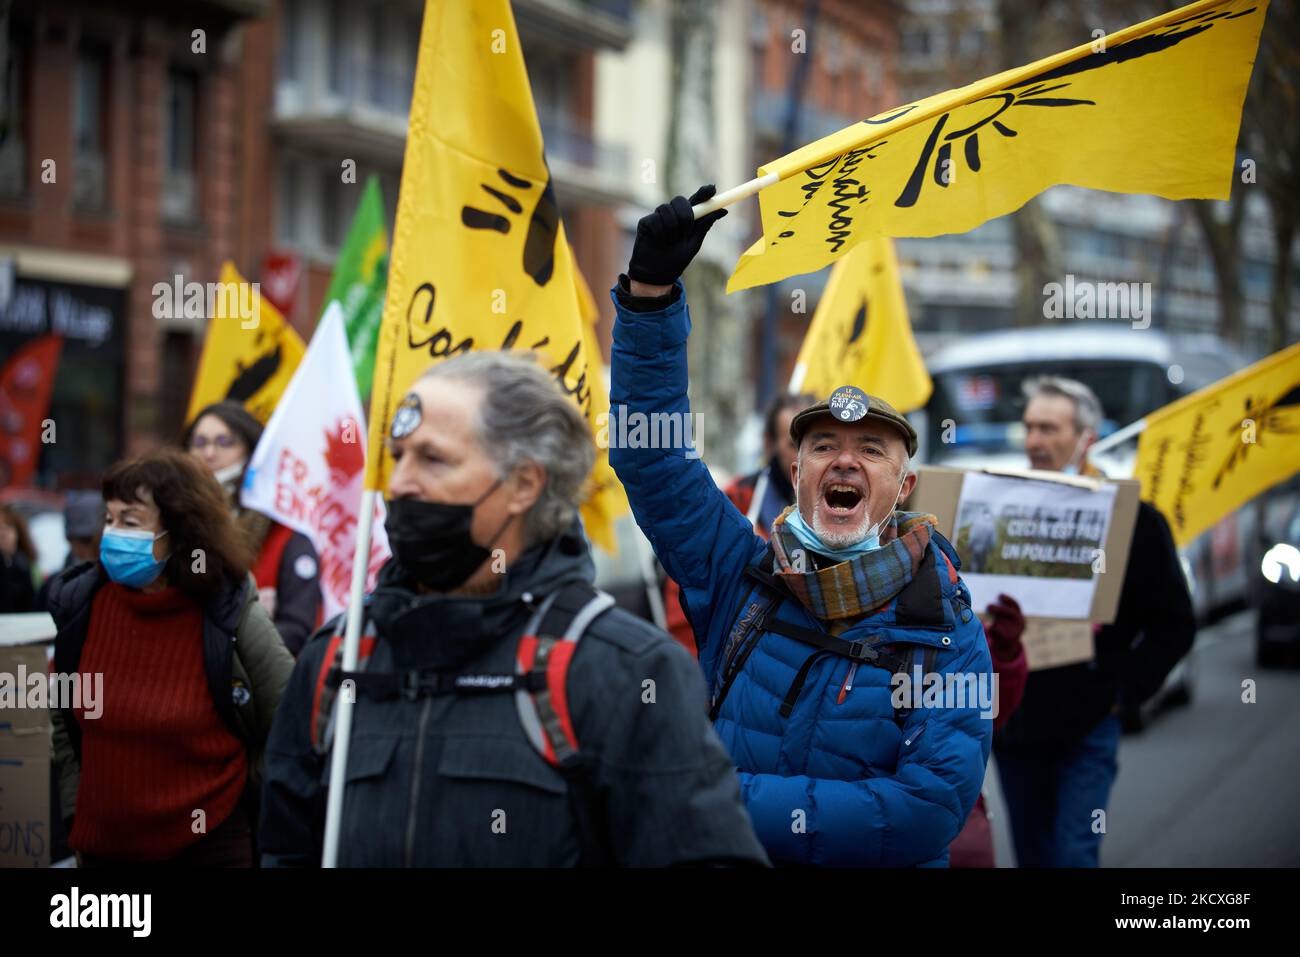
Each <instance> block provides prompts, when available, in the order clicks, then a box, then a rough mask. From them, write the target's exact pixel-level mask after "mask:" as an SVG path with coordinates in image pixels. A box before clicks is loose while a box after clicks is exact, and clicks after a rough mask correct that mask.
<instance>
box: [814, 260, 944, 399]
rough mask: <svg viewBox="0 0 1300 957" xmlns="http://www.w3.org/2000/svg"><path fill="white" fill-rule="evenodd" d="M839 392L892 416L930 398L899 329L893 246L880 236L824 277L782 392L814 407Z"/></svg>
mask: <svg viewBox="0 0 1300 957" xmlns="http://www.w3.org/2000/svg"><path fill="white" fill-rule="evenodd" d="M842 385H856V386H857V387H858V388H860V389H862V390H863V391H864V392H867V393H869V394H871V395H878V396H880V397H881V398H882V399H884V400H885V401H886V402H888V403H889V404H890V405H892V406H893V407H894V408H896V409H897V410H898V411H899V412H911V411H912V410H913V409H919V408H920V407H921V406H923V405H925V403H926V402H927V401H928V400H929V398H930V393H931V392H932V391H933V390H934V384H933V383H932V382H931V381H930V373H928V372H927V371H926V369H925V361H924V360H923V359H922V358H921V352H920V350H919V349H917V347H916V339H914V338H913V337H912V325H911V323H909V322H908V321H907V300H906V299H905V298H904V297H903V284H902V282H901V281H900V280H899V278H898V259H897V257H896V256H895V255H894V243H893V240H891V239H888V238H886V237H883V236H878V237H876V238H874V239H869V240H867V241H866V242H864V243H862V244H861V245H860V246H857V247H856V248H855V249H854V250H853V252H851V253H849V254H848V255H847V256H845V257H844V258H843V259H841V260H840V261H839V262H837V263H836V264H835V266H834V268H833V269H832V270H831V277H830V279H829V281H827V283H826V290H825V292H823V293H822V298H821V301H820V302H819V303H817V312H816V313H814V314H813V319H812V322H811V323H810V324H809V326H808V331H807V332H806V333H805V334H804V337H803V345H802V346H801V347H800V348H799V358H798V359H797V360H795V366H794V376H793V377H792V380H791V383H790V391H791V392H809V393H811V394H813V395H815V396H817V397H818V398H819V399H820V398H825V397H826V396H828V395H830V394H831V393H832V392H834V391H835V390H836V389H838V388H839V387H840V386H842Z"/></svg>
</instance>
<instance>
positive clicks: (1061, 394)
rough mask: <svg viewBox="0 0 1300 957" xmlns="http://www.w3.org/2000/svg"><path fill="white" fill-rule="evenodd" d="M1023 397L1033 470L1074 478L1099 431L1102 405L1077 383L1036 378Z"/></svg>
mask: <svg viewBox="0 0 1300 957" xmlns="http://www.w3.org/2000/svg"><path fill="white" fill-rule="evenodd" d="M1021 388H1022V391H1023V392H1024V395H1025V400H1026V404H1025V415H1024V419H1023V422H1024V426H1025V454H1026V455H1028V456H1029V464H1030V466H1031V467H1032V468H1036V469H1045V470H1047V471H1052V472H1065V473H1066V474H1077V473H1078V472H1079V469H1080V463H1081V462H1083V460H1084V459H1085V458H1086V457H1087V455H1088V449H1089V448H1091V447H1092V445H1093V443H1094V442H1096V441H1097V437H1098V430H1099V429H1100V428H1101V402H1100V401H1098V399H1097V395H1096V393H1094V392H1093V391H1092V390H1091V389H1089V388H1088V387H1087V386H1086V385H1084V384H1083V383H1082V382H1079V381H1078V380H1076V379H1066V378H1063V377H1061V376H1036V377H1035V378H1032V379H1026V380H1025V382H1024V383H1023V385H1022V387H1021Z"/></svg>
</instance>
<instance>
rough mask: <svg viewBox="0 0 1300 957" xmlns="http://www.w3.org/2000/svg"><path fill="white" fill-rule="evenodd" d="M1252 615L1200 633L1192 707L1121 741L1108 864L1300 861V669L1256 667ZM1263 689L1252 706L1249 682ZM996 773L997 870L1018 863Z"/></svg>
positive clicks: (1162, 716)
mask: <svg viewBox="0 0 1300 957" xmlns="http://www.w3.org/2000/svg"><path fill="white" fill-rule="evenodd" d="M1254 627H1255V616H1254V612H1252V611H1245V612H1240V613H1238V614H1236V615H1233V616H1231V617H1229V618H1226V619H1224V620H1222V621H1220V622H1218V623H1216V624H1214V625H1211V626H1209V627H1207V628H1204V629H1202V630H1201V632H1200V634H1199V635H1198V636H1197V641H1196V646H1195V648H1194V650H1193V651H1192V655H1193V668H1194V676H1195V677H1194V692H1193V697H1192V702H1191V703H1190V704H1189V705H1187V706H1184V707H1177V708H1171V709H1169V710H1166V711H1163V712H1161V713H1159V714H1157V715H1156V716H1155V717H1154V718H1153V719H1152V720H1151V721H1150V722H1149V723H1148V725H1147V727H1146V728H1145V729H1144V730H1143V731H1142V732H1140V733H1138V734H1130V735H1125V736H1124V738H1123V740H1122V743H1121V744H1120V752H1119V779H1118V780H1117V781H1116V782H1115V788H1114V790H1113V791H1112V792H1111V800H1110V807H1109V809H1108V810H1107V818H1106V825H1107V834H1106V837H1105V840H1104V841H1103V843H1102V846H1101V864H1102V866H1103V867H1278V866H1293V867H1294V866H1296V865H1300V670H1276V669H1261V668H1258V667H1256V665H1255V645H1254ZM1247 679H1252V680H1253V681H1254V682H1255V703H1254V704H1246V703H1243V702H1242V694H1243V688H1242V682H1243V681H1245V680H1247ZM997 785H998V781H997V773H996V770H995V769H994V765H993V763H992V762H991V763H990V765H989V774H988V775H987V777H986V781H985V787H986V791H987V793H988V796H989V801H988V803H989V807H990V810H991V812H992V815H993V829H994V843H995V849H996V853H997V860H998V865H999V866H1001V867H1010V866H1014V860H1015V853H1014V850H1013V847H1012V843H1011V836H1010V833H1009V830H1008V826H1007V820H1006V815H1005V813H1004V805H1003V803H1002V796H1001V793H1000V791H999V789H998V786H997Z"/></svg>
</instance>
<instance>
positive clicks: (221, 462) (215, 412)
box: [181, 401, 321, 656]
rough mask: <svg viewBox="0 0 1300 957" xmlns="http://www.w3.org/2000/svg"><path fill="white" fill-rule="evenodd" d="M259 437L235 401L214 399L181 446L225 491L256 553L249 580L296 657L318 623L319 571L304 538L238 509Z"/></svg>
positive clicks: (256, 424) (258, 426)
mask: <svg viewBox="0 0 1300 957" xmlns="http://www.w3.org/2000/svg"><path fill="white" fill-rule="evenodd" d="M261 437H262V426H261V424H260V423H259V422H258V421H257V419H255V418H253V416H252V415H251V414H249V412H248V410H247V409H245V408H244V407H243V406H242V405H240V404H239V403H238V402H230V401H225V402H216V403H213V404H212V405H209V406H207V407H206V408H203V409H200V410H199V414H198V415H196V416H195V417H194V421H193V422H191V423H190V424H189V426H188V427H187V428H186V429H185V432H184V434H183V435H182V437H181V444H182V445H184V447H185V448H186V449H188V450H189V451H190V453H191V454H193V455H194V456H195V457H196V458H197V459H198V460H199V461H201V462H202V463H203V464H204V465H205V466H207V468H208V469H209V470H210V471H211V472H212V474H213V475H214V476H216V479H217V481H218V482H220V483H221V486H222V488H224V489H225V492H226V497H227V499H228V500H229V504H230V507H231V508H233V509H234V510H235V521H236V523H237V524H238V525H239V527H240V529H241V530H242V531H243V533H244V537H245V539H246V540H247V542H248V545H249V547H250V548H251V549H252V551H253V554H254V555H256V556H257V557H256V560H255V561H254V563H253V578H254V579H255V580H256V581H257V590H258V596H259V597H260V598H261V600H262V604H263V605H264V606H265V607H266V610H267V612H268V613H269V614H270V615H271V619H272V620H273V621H274V622H275V627H276V628H277V629H278V630H279V632H280V637H281V638H283V639H284V643H285V646H286V647H287V648H288V649H289V651H291V652H292V653H293V654H294V655H295V656H296V655H297V654H298V652H299V651H301V650H302V646H303V645H304V644H305V643H306V641H307V638H308V637H309V636H310V635H311V633H312V631H313V630H314V629H315V628H316V626H317V625H319V624H320V608H321V592H320V571H319V568H318V565H317V556H316V549H315V548H313V547H312V544H311V541H310V540H309V539H308V538H307V536H305V535H302V534H300V533H298V532H295V531H292V530H291V529H288V528H286V527H285V526H283V525H281V524H279V523H278V522H275V521H272V520H271V519H270V518H268V517H267V516H265V515H263V514H261V513H260V512H255V511H253V510H252V509H247V508H241V507H240V505H239V488H240V486H241V485H242V484H243V481H244V470H245V469H246V468H247V467H248V459H249V457H250V456H252V454H253V449H255V448H256V447H257V443H258V440H259V439H261Z"/></svg>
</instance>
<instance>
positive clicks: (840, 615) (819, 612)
mask: <svg viewBox="0 0 1300 957" xmlns="http://www.w3.org/2000/svg"><path fill="white" fill-rule="evenodd" d="M795 508H797V506H794V505H792V506H790V507H789V508H787V509H786V510H785V511H784V512H782V513H781V515H780V516H779V517H778V518H777V520H776V521H775V522H773V523H772V550H773V552H774V553H775V557H776V561H775V569H774V570H775V573H776V577H777V579H778V580H779V581H781V582H782V583H783V584H784V585H785V586H786V587H787V588H789V589H790V592H791V593H792V594H793V595H794V596H795V597H796V598H798V599H799V601H800V602H801V603H802V604H803V605H804V607H805V608H807V609H808V610H809V611H810V612H812V613H813V615H815V616H816V617H817V618H819V619H821V620H823V621H836V620H839V619H854V620H856V619H858V618H861V617H862V616H863V615H869V614H871V613H872V612H874V611H877V610H879V609H880V608H883V607H884V606H885V605H887V604H888V603H889V602H890V601H891V600H892V599H893V598H894V596H895V595H897V594H898V593H899V592H900V591H902V590H903V587H904V586H905V585H907V583H908V582H910V581H911V580H912V577H913V576H914V575H915V574H916V570H917V569H918V568H919V567H920V566H921V559H922V558H924V557H925V550H926V549H927V548H929V546H930V530H931V528H932V527H933V526H935V525H937V524H938V521H939V520H938V519H937V518H935V517H934V516H933V515H928V514H926V513H924V512H895V513H894V514H893V516H891V518H890V520H889V523H888V524H887V525H886V526H885V527H884V528H883V529H881V531H880V548H877V549H875V550H873V551H870V552H867V553H866V554H864V555H859V556H858V557H857V558H851V559H849V560H848V561H843V562H839V563H838V564H835V565H831V566H829V567H827V568H823V569H821V570H820V571H804V570H801V568H797V567H796V562H795V561H794V560H793V559H792V556H793V557H795V558H800V559H802V561H800V562H799V563H798V564H799V565H800V566H802V568H808V567H809V566H810V565H811V562H809V561H808V559H807V558H806V557H804V556H803V554H802V552H803V546H802V545H801V544H799V540H798V539H797V538H795V537H794V533H793V532H792V531H790V530H789V529H787V528H785V527H784V525H785V518H786V516H787V515H789V514H790V513H791V512H793V511H794V510H795ZM849 623H850V622H845V623H844V624H845V626H847V625H848V624H849Z"/></svg>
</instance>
